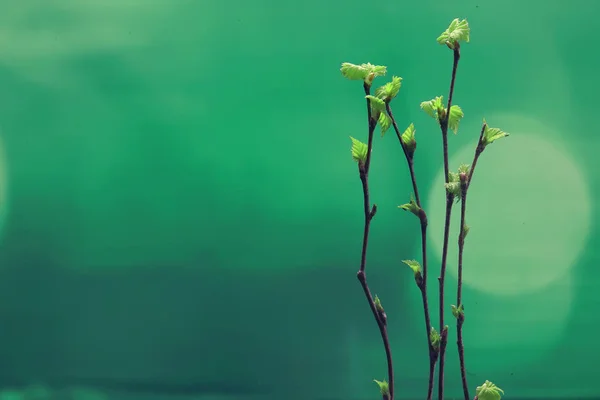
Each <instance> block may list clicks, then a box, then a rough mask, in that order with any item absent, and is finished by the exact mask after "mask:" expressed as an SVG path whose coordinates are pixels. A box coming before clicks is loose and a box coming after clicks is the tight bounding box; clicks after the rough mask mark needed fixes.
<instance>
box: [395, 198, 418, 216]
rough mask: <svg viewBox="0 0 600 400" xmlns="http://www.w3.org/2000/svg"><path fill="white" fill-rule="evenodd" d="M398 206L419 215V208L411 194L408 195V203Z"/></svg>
mask: <svg viewBox="0 0 600 400" xmlns="http://www.w3.org/2000/svg"><path fill="white" fill-rule="evenodd" d="M398 208H401V209H403V210H404V211H410V212H411V213H413V214H415V215H416V216H417V217H418V216H419V213H420V212H421V208H420V207H419V206H418V205H417V202H416V201H415V199H414V198H413V196H412V195H411V196H410V203H406V204H402V205H401V206H398Z"/></svg>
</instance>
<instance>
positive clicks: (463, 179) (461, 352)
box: [456, 122, 486, 400]
mask: <svg viewBox="0 0 600 400" xmlns="http://www.w3.org/2000/svg"><path fill="white" fill-rule="evenodd" d="M485 128H486V124H485V122H484V123H483V126H482V127H481V133H480V134H479V142H478V143H477V148H476V149H475V156H474V157H473V163H472V165H471V168H470V169H469V174H468V176H466V175H465V174H461V175H460V189H461V190H460V193H461V205H460V233H459V234H458V285H457V290H456V307H458V315H457V317H456V345H457V347H458V358H459V361H460V376H461V380H462V387H463V394H464V397H465V400H469V399H470V396H469V384H468V383H467V370H466V368H465V346H464V343H463V335H462V334H463V330H462V328H463V324H464V322H465V315H464V307H463V305H462V275H463V253H464V247H465V237H466V235H467V227H466V225H465V215H466V211H467V192H468V189H469V186H471V179H473V172H475V166H476V165H477V160H478V159H479V156H480V155H481V153H482V152H483V149H484V148H485V147H484V146H483V141H482V139H483V133H484V132H485Z"/></svg>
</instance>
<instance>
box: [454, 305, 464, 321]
mask: <svg viewBox="0 0 600 400" xmlns="http://www.w3.org/2000/svg"><path fill="white" fill-rule="evenodd" d="M450 307H451V308H452V315H454V318H458V317H459V316H461V315H464V313H465V309H464V308H463V305H462V304H461V305H460V306H458V307H456V306H455V305H454V304H452V305H451V306H450Z"/></svg>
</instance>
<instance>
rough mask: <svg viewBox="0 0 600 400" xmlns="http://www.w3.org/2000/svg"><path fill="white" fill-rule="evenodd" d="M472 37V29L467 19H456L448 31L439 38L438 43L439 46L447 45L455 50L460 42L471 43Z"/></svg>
mask: <svg viewBox="0 0 600 400" xmlns="http://www.w3.org/2000/svg"><path fill="white" fill-rule="evenodd" d="M470 35H471V29H470V28H469V23H468V22H467V20H466V19H463V20H459V19H458V18H455V19H454V20H453V21H452V22H451V23H450V26H449V27H448V29H446V30H445V31H444V32H442V34H441V35H440V36H439V37H438V38H437V42H438V43H439V44H445V45H446V46H448V47H449V48H451V49H454V47H455V46H456V43H458V42H466V43H469V40H470Z"/></svg>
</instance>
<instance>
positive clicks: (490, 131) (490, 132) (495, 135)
mask: <svg viewBox="0 0 600 400" xmlns="http://www.w3.org/2000/svg"><path fill="white" fill-rule="evenodd" d="M483 123H484V124H485V128H484V130H483V137H482V138H481V141H482V144H483V147H485V146H487V145H488V144H492V143H494V142H495V141H496V140H498V139H502V138H503V137H507V136H509V134H508V133H506V132H504V131H502V130H500V129H498V128H490V127H489V126H488V125H487V123H486V122H485V120H483Z"/></svg>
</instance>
